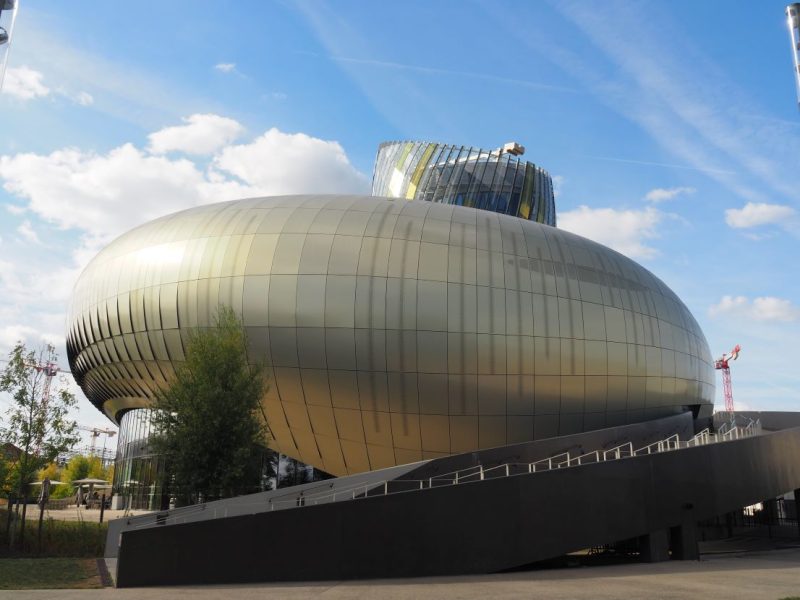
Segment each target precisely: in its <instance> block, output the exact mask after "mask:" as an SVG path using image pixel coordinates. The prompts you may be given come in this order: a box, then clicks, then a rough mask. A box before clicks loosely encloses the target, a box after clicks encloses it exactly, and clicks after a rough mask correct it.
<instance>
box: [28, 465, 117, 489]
mask: <svg viewBox="0 0 800 600" xmlns="http://www.w3.org/2000/svg"><path fill="white" fill-rule="evenodd" d="M45 477H47V478H49V479H50V480H51V481H62V482H64V485H57V486H55V487H54V488H53V491H52V492H51V493H50V497H51V498H66V497H67V496H72V495H73V494H74V493H75V486H74V485H72V482H73V481H75V480H76V479H86V478H87V477H89V478H91V479H103V480H105V481H108V482H109V483H110V482H111V481H112V480H113V478H114V466H113V465H109V466H107V467H103V461H102V460H100V457H99V456H83V455H80V454H78V455H75V456H73V457H72V458H70V459H69V462H67V464H66V465H64V467H63V468H62V467H59V466H58V463H55V462H52V463H50V464H49V465H47V466H46V467H45V468H43V469H42V470H40V471H39V473H38V474H37V479H38V480H39V481H43V480H44V479H45Z"/></svg>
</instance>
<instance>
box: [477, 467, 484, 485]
mask: <svg viewBox="0 0 800 600" xmlns="http://www.w3.org/2000/svg"><path fill="white" fill-rule="evenodd" d="M478 466H479V467H480V469H481V481H483V465H478Z"/></svg>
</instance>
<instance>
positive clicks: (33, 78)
mask: <svg viewBox="0 0 800 600" xmlns="http://www.w3.org/2000/svg"><path fill="white" fill-rule="evenodd" d="M43 78H44V75H42V73H40V72H39V71H36V70H34V69H31V68H30V67H27V66H25V65H22V66H21V67H9V68H8V69H7V70H6V76H5V81H4V82H3V93H4V94H8V95H10V96H13V97H15V98H17V99H19V100H33V99H34V98H43V97H45V96H47V95H49V94H50V88H48V87H47V86H46V85H45V84H44V83H43V82H42V79H43Z"/></svg>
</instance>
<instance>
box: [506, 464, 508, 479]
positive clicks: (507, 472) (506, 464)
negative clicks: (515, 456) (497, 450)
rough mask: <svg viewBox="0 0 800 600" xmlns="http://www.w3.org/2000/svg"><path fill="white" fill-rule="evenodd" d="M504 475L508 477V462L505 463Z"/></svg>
mask: <svg viewBox="0 0 800 600" xmlns="http://www.w3.org/2000/svg"><path fill="white" fill-rule="evenodd" d="M506 477H508V463H506Z"/></svg>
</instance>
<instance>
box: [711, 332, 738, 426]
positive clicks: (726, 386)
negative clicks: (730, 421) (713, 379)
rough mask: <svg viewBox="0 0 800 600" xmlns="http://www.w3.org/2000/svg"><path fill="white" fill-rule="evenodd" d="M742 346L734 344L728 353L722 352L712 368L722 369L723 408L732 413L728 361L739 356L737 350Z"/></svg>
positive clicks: (731, 391)
mask: <svg viewBox="0 0 800 600" xmlns="http://www.w3.org/2000/svg"><path fill="white" fill-rule="evenodd" d="M741 350H742V347H741V346H740V345H739V344H736V347H735V348H734V349H733V350H731V351H730V354H723V355H722V358H720V359H717V361H716V362H715V363H714V368H715V369H718V370H720V371H722V393H723V394H724V395H725V410H726V411H727V412H729V413H731V414H733V390H732V389H731V368H730V367H729V366H728V362H729V361H732V360H736V359H737V358H739V352H740V351H741Z"/></svg>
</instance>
